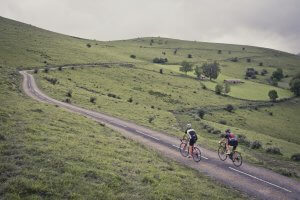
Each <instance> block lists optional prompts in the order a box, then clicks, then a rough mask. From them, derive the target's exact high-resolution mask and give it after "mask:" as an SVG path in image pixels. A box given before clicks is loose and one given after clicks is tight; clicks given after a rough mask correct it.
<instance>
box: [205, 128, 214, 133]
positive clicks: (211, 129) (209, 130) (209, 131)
mask: <svg viewBox="0 0 300 200" xmlns="http://www.w3.org/2000/svg"><path fill="white" fill-rule="evenodd" d="M206 130H207V132H208V133H211V132H213V131H214V128H213V127H209V128H207V129H206Z"/></svg>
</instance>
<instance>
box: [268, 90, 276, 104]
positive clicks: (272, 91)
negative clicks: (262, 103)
mask: <svg viewBox="0 0 300 200" xmlns="http://www.w3.org/2000/svg"><path fill="white" fill-rule="evenodd" d="M268 95H269V97H270V100H271V101H276V99H277V98H278V94H277V91H276V90H270V91H269V93H268Z"/></svg>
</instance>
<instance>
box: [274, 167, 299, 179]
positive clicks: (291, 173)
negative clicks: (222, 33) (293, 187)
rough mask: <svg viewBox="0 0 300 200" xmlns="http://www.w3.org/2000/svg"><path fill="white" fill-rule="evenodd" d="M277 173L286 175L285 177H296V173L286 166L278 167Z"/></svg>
mask: <svg viewBox="0 0 300 200" xmlns="http://www.w3.org/2000/svg"><path fill="white" fill-rule="evenodd" d="M278 173H279V174H281V175H283V176H287V177H292V176H294V177H297V173H296V172H294V171H292V170H289V169H286V168H280V169H279V170H278Z"/></svg>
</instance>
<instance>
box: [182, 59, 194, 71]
mask: <svg viewBox="0 0 300 200" xmlns="http://www.w3.org/2000/svg"><path fill="white" fill-rule="evenodd" d="M179 70H180V71H181V72H185V74H187V73H188V72H191V71H193V67H192V64H190V63H188V62H186V61H182V63H181V67H180V68H179Z"/></svg>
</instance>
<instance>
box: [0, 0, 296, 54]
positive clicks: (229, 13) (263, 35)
mask: <svg viewBox="0 0 300 200" xmlns="http://www.w3.org/2000/svg"><path fill="white" fill-rule="evenodd" d="M0 15H1V16H3V17H7V18H10V19H15V20H18V21H22V22H25V23H29V24H32V25H35V26H38V27H41V28H45V29H48V30H52V31H55V32H60V33H64V34H68V35H73V36H79V37H84V38H88V39H97V40H119V39H129V38H135V37H144V36H161V37H169V38H177V39H185V40H197V41H205V42H220V43H233V44H247V45H254V46H262V47H268V48H274V49H278V50H283V51H287V52H291V53H299V52H300V0H0Z"/></svg>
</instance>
